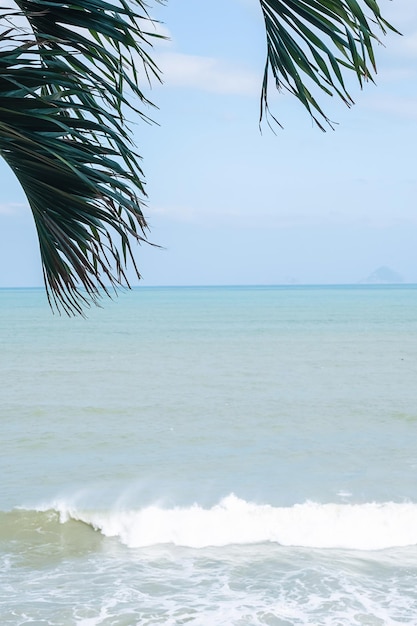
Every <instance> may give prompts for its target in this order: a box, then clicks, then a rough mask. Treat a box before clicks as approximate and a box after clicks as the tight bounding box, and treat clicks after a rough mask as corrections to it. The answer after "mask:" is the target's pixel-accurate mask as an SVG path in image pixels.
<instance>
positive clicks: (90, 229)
mask: <svg viewBox="0 0 417 626" xmlns="http://www.w3.org/2000/svg"><path fill="white" fill-rule="evenodd" d="M16 4H17V5H18V7H19V9H20V11H10V10H9V12H7V11H6V10H3V12H2V14H1V15H0V17H1V18H3V19H2V20H1V23H2V24H4V25H5V29H4V31H3V32H2V33H1V36H0V43H1V44H2V48H1V50H0V152H1V155H2V157H4V159H5V160H6V162H7V163H8V164H9V166H10V167H11V169H12V170H13V172H14V173H15V175H16V176H17V178H18V179H19V181H20V183H21V185H22V188H23V190H24V191H25V194H26V196H27V199H28V202H29V205H30V208H31V210H32V213H33V217H34V220H35V224H36V229H37V232H38V237H39V245H40V250H41V258H42V263H43V271H44V278H45V283H46V286H47V293H48V298H49V300H50V302H51V304H52V303H53V304H55V305H56V307H57V308H58V309H63V310H64V311H66V312H67V313H69V314H71V313H82V309H83V305H86V304H88V302H89V301H91V300H92V301H94V302H97V300H98V298H99V297H100V294H101V293H102V292H103V291H104V292H105V293H109V286H110V288H111V287H117V286H118V285H122V284H128V281H127V277H126V273H125V268H126V263H127V261H128V259H129V258H130V259H131V261H132V262H133V267H134V268H135V271H136V273H137V275H138V276H139V272H138V271H137V268H136V265H135V263H134V259H133V254H132V248H131V245H132V242H133V241H135V240H136V241H139V242H140V241H143V240H144V239H145V238H146V236H145V232H146V221H145V218H144V216H143V213H142V206H143V200H144V197H145V195H146V194H145V191H144V186H143V175H142V171H141V168H140V165H139V156H138V155H137V154H136V152H135V149H134V146H133V145H132V141H131V135H130V132H129V129H128V127H127V125H126V119H125V111H128V110H129V109H130V110H134V111H135V112H136V113H138V114H139V115H140V116H141V117H142V119H144V120H146V121H150V120H149V117H148V114H147V110H148V109H149V105H150V103H149V102H148V100H147V99H146V97H145V96H144V94H143V92H142V91H141V89H140V87H139V82H140V81H139V72H138V67H140V66H141V67H142V68H143V69H144V70H145V72H144V73H143V74H144V78H145V80H146V79H147V77H149V76H150V75H153V76H154V77H156V78H157V79H158V70H157V67H156V66H155V64H154V63H153V61H152V60H151V58H150V57H149V54H148V53H147V52H146V49H147V48H149V46H150V44H149V41H150V38H151V37H157V36H158V35H157V34H156V33H155V32H146V30H145V29H144V26H145V25H146V23H148V24H149V22H150V20H149V17H148V15H147V13H146V9H145V4H144V3H143V2H142V1H140V0H136V2H135V3H134V4H135V5H136V6H137V7H138V10H137V11H134V10H133V8H132V6H133V3H131V4H130V5H127V3H126V2H125V1H124V0H114V1H113V2H111V3H109V2H104V1H101V0H77V1H76V2H71V3H63V2H58V1H56V0H17V2H16ZM19 17H25V18H26V20H27V22H28V28H27V30H26V31H24V30H21V29H18V28H17V27H15V28H11V27H10V22H11V20H14V21H16V19H17V18H19ZM139 106H141V108H139Z"/></svg>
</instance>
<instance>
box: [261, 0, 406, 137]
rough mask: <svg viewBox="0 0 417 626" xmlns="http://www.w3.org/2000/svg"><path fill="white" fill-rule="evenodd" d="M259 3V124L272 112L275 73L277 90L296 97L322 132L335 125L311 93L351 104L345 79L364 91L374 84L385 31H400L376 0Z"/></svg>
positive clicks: (297, 0)
mask: <svg viewBox="0 0 417 626" xmlns="http://www.w3.org/2000/svg"><path fill="white" fill-rule="evenodd" d="M260 4H261V9H262V13H263V17H264V22H265V29H266V46H267V59H266V63H265V71H264V79H263V85H262V94H261V115H260V118H261V120H262V117H263V116H264V115H266V117H268V113H269V106H268V87H269V84H268V76H269V75H270V74H272V76H273V78H274V82H275V86H276V87H277V89H278V90H279V91H282V90H286V91H288V92H289V93H291V94H292V95H294V96H295V97H296V98H297V99H298V100H299V101H300V102H301V104H302V105H303V106H304V107H305V108H306V109H307V111H308V112H309V113H310V115H311V116H312V118H313V120H314V121H315V123H316V124H317V125H318V126H319V127H320V128H321V129H322V130H325V128H326V126H330V127H332V124H331V122H330V120H329V118H328V117H327V115H326V113H325V112H324V110H323V109H322V107H321V105H320V104H319V103H318V101H317V100H316V98H315V97H314V96H313V90H318V91H323V92H325V93H326V94H327V95H330V96H333V95H336V96H337V97H339V98H340V99H341V100H342V101H343V102H344V103H345V104H346V105H347V106H351V105H352V104H353V98H352V96H351V95H350V93H348V91H347V88H346V85H345V77H346V76H347V75H348V74H352V73H353V75H355V76H356V79H357V80H358V82H359V84H360V86H361V87H362V85H363V81H366V80H371V81H373V79H374V75H375V74H376V63H375V55H374V43H375V42H379V38H378V35H380V34H381V33H382V34H386V33H387V31H389V30H390V31H394V32H396V33H398V31H397V30H396V29H395V28H394V27H393V26H392V25H391V24H389V23H388V21H387V20H385V19H384V18H383V17H382V15H381V11H380V8H379V6H378V4H377V2H376V0H260ZM365 12H367V13H368V14H369V17H367V16H366V15H365ZM274 120H275V121H276V119H275V118H274Z"/></svg>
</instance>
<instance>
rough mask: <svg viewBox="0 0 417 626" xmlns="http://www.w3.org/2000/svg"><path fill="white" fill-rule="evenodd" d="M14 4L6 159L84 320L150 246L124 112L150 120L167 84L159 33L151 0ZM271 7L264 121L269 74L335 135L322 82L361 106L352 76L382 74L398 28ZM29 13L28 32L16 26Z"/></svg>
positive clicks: (2, 23) (3, 124)
mask: <svg viewBox="0 0 417 626" xmlns="http://www.w3.org/2000/svg"><path fill="white" fill-rule="evenodd" d="M156 1H158V0H156ZM15 3H16V5H17V7H18V9H17V10H11V9H6V8H0V28H1V27H3V31H2V32H0V154H1V156H2V157H4V159H5V160H6V161H7V163H8V164H9V166H10V167H11V169H12V170H13V172H14V173H15V175H16V176H17V178H18V179H19V181H20V183H21V185H22V188H23V190H24V191H25V193H26V196H27V199H28V202H29V205H30V208H31V210H32V212H33V216H34V220H35V224H36V228H37V232H38V236H39V245H40V250H41V258H42V264H43V272H44V278H45V284H46V287H47V293H48V298H49V301H50V303H51V304H55V305H56V307H57V308H58V309H59V310H60V309H63V310H64V311H66V312H67V313H69V314H72V313H82V311H83V306H84V305H86V304H88V303H89V302H91V301H93V302H97V301H98V299H99V297H100V295H101V294H102V293H103V292H104V293H109V292H110V290H111V289H112V288H116V287H117V286H119V285H123V284H124V285H128V281H127V276H126V265H127V263H128V262H129V261H130V262H132V264H133V267H134V269H135V271H136V274H137V276H139V272H138V270H137V267H136V265H135V261H134V258H133V253H132V247H131V246H132V243H133V242H134V241H137V242H141V241H144V240H145V239H146V228H147V225H146V220H145V218H144V216H143V213H142V207H143V202H144V198H145V197H146V194H145V191H144V183H143V174H142V170H141V168H140V164H139V162H140V157H139V155H138V154H137V153H136V150H135V147H134V146H133V144H132V140H131V134H130V130H129V127H128V124H127V120H126V114H127V112H129V111H130V112H131V113H132V112H134V113H135V114H136V115H139V116H140V117H141V118H142V119H143V120H144V121H146V122H149V121H150V118H149V117H148V111H149V107H150V106H151V103H150V102H149V101H148V100H147V98H146V97H145V95H144V93H143V91H142V89H141V87H140V84H141V83H142V79H145V80H149V79H150V78H152V77H154V78H156V79H157V80H159V73H158V69H157V67H156V66H155V64H154V63H153V61H152V59H151V57H150V56H149V53H148V50H149V49H150V45H151V44H150V42H151V40H152V38H155V37H158V35H157V34H156V31H155V29H154V28H149V29H148V28H147V25H149V26H150V27H151V26H152V22H151V20H150V18H149V16H148V14H147V12H146V5H145V2H144V1H143V0H108V1H106V0H72V1H71V2H62V1H58V0H15ZM260 4H261V9H262V12H263V16H264V21H265V28H266V41H267V60H266V65H265V71H264V78H263V85H262V93H261V119H262V116H263V114H264V113H268V111H269V109H268V100H267V98H268V79H269V76H270V74H272V76H273V78H274V80H275V85H276V87H277V88H278V89H279V90H281V89H286V90H288V91H289V92H290V93H291V94H293V95H294V96H295V97H296V98H298V100H299V101H300V102H301V103H302V104H303V105H304V107H306V109H307V110H308V111H309V113H310V114H311V116H312V117H313V119H314V120H315V122H316V123H317V124H318V126H319V127H320V128H322V129H323V130H324V128H325V127H324V125H323V122H327V123H328V124H330V121H329V119H328V118H327V116H326V114H325V113H324V112H323V110H322V109H321V107H320V105H319V104H318V102H317V101H316V99H315V97H314V96H313V92H312V90H311V87H313V88H316V89H317V88H318V89H319V90H323V91H324V92H325V93H326V94H328V95H333V94H335V95H337V96H338V97H340V98H341V99H342V101H343V102H344V103H345V104H347V105H348V106H350V105H351V104H352V102H353V101H352V98H351V96H350V94H349V93H348V91H347V89H346V86H345V76H346V72H347V71H351V72H353V73H354V75H356V77H357V79H358V80H359V83H360V84H361V85H362V82H363V81H364V80H372V79H373V78H372V77H373V74H374V73H375V71H376V68H375V59H374V52H373V42H375V41H377V35H376V33H375V32H374V31H373V30H372V28H375V27H376V28H377V29H379V31H380V32H382V33H385V32H386V30H387V29H392V30H394V29H393V27H392V26H391V25H390V24H388V23H387V22H386V21H385V20H384V19H383V18H382V16H381V14H380V10H379V7H378V4H377V2H376V0H260ZM365 10H366V11H367V12H368V13H369V14H370V17H366V16H365V12H364V11H365ZM23 18H24V19H25V20H26V28H21V27H18V26H17V23H18V22H19V20H22V19H23ZM19 23H20V22H19ZM371 27H372V28H371ZM138 68H139V69H138ZM308 85H311V87H309V86H308ZM273 119H275V118H273Z"/></svg>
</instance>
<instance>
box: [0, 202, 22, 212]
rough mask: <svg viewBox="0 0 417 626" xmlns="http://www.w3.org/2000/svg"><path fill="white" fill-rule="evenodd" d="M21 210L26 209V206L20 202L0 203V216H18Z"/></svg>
mask: <svg viewBox="0 0 417 626" xmlns="http://www.w3.org/2000/svg"><path fill="white" fill-rule="evenodd" d="M22 209H27V205H26V204H22V203H20V202H3V203H0V215H20V214H21V213H22Z"/></svg>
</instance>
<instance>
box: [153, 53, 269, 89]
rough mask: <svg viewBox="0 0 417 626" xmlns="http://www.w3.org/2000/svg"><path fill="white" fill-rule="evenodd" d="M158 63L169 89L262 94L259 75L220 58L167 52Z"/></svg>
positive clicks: (160, 56) (160, 57)
mask: <svg viewBox="0 0 417 626" xmlns="http://www.w3.org/2000/svg"><path fill="white" fill-rule="evenodd" d="M156 62H157V64H158V66H159V67H160V69H161V70H162V72H163V81H164V83H165V84H166V85H168V86H175V87H193V88H196V89H201V90H203V91H209V92H212V93H223V94H240V95H252V94H257V93H258V92H259V88H260V78H259V75H258V74H256V73H254V72H251V71H248V70H246V69H244V68H241V67H238V66H236V65H233V64H232V63H229V62H226V61H223V60H221V59H216V58H214V57H203V56H195V55H188V54H181V53H178V52H167V53H162V54H159V55H158V56H157V58H156Z"/></svg>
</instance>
